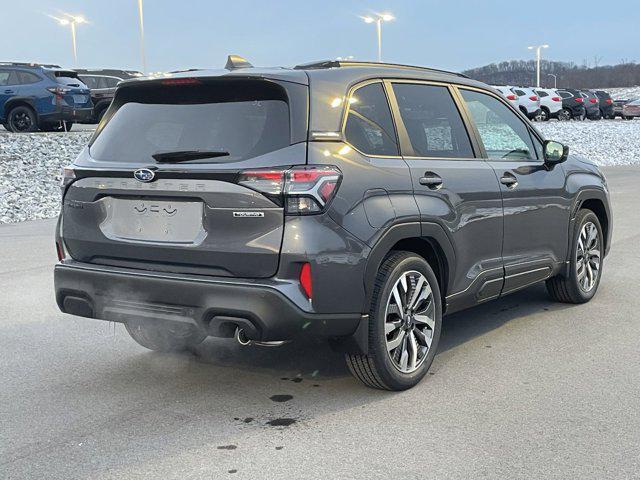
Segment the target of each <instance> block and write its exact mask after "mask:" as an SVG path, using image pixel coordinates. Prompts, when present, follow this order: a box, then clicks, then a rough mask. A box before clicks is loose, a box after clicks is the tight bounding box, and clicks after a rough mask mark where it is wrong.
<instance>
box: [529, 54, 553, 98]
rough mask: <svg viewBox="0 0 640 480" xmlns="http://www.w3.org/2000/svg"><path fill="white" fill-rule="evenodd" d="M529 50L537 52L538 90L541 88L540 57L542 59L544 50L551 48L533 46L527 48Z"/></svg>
mask: <svg viewBox="0 0 640 480" xmlns="http://www.w3.org/2000/svg"><path fill="white" fill-rule="evenodd" d="M527 48H528V49H529V50H535V51H536V62H537V68H536V86H537V87H538V88H540V57H541V52H542V49H543V48H549V45H533V46H530V47H527Z"/></svg>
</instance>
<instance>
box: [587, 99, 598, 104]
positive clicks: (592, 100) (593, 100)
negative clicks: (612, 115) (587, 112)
mask: <svg viewBox="0 0 640 480" xmlns="http://www.w3.org/2000/svg"><path fill="white" fill-rule="evenodd" d="M589 101H590V102H591V103H598V99H597V98H590V99H589Z"/></svg>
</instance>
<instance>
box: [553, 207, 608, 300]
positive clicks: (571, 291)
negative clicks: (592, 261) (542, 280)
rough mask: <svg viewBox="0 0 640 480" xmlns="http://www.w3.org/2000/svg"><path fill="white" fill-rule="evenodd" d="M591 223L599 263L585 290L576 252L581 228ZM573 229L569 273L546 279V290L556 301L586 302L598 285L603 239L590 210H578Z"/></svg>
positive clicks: (600, 275) (602, 257)
mask: <svg viewBox="0 0 640 480" xmlns="http://www.w3.org/2000/svg"><path fill="white" fill-rule="evenodd" d="M589 222H590V223H593V224H594V225H595V226H596V229H597V231H598V245H599V248H600V263H599V268H598V274H597V278H596V281H595V285H594V286H593V287H592V288H591V289H590V290H589V291H585V290H584V289H583V288H582V287H581V286H580V284H579V281H578V270H577V252H578V237H579V235H580V233H581V231H582V228H583V227H584V226H585V225H586V224H587V223H589ZM575 225H576V226H575V229H574V232H573V236H572V239H571V241H572V247H571V257H570V261H569V275H568V276H567V277H565V276H563V275H557V276H555V277H552V278H550V279H548V280H547V282H546V283H547V291H548V292H549V294H550V295H551V298H553V299H554V300H555V301H556V302H562V303H586V302H588V301H589V300H591V299H592V298H593V296H594V295H595V294H596V291H597V290H598V286H599V285H600V279H601V278H602V268H603V266H604V241H603V238H604V237H603V234H602V226H601V225H600V221H599V220H598V217H597V216H596V214H595V213H593V212H592V211H591V210H588V209H583V210H580V211H579V212H578V214H577V216H576V223H575Z"/></svg>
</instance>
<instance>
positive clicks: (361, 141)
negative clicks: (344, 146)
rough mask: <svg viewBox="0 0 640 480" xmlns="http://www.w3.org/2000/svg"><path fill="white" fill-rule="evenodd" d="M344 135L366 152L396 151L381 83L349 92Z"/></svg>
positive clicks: (383, 154)
mask: <svg viewBox="0 0 640 480" xmlns="http://www.w3.org/2000/svg"><path fill="white" fill-rule="evenodd" d="M345 139H346V140H347V142H349V143H350V144H351V145H353V146H354V147H355V148H357V149H358V150H359V151H361V152H363V153H365V154H367V155H380V156H395V155H399V152H398V144H397V142H396V133H395V129H394V127H393V119H392V118H391V110H390V109H389V102H387V96H386V95H385V93H384V88H383V87H382V84H381V83H372V84H369V85H365V86H364V87H360V88H358V89H357V90H356V91H355V92H354V93H353V94H352V95H351V98H350V100H349V112H348V115H347V123H346V125H345Z"/></svg>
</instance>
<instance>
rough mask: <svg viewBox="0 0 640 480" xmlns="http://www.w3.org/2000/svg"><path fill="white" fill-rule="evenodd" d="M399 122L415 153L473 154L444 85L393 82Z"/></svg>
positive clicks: (464, 155) (431, 155)
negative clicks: (405, 130) (405, 131)
mask: <svg viewBox="0 0 640 480" xmlns="http://www.w3.org/2000/svg"><path fill="white" fill-rule="evenodd" d="M393 91H394V93H395V96H396V99H397V102H398V108H399V109H400V116H401V117H402V122H403V124H404V126H405V128H406V129H407V133H408V135H409V139H410V141H411V145H412V147H413V150H414V152H415V154H416V155H418V156H421V157H433V158H472V157H473V156H474V155H473V149H472V148H471V141H470V140H469V135H468V134H467V130H466V128H465V126H464V123H463V122H462V117H461V116H460V112H458V109H457V107H456V105H455V103H454V101H453V97H451V94H450V93H449V89H448V88H447V87H444V86H436V85H423V84H410V83H397V84H394V85H393Z"/></svg>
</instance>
